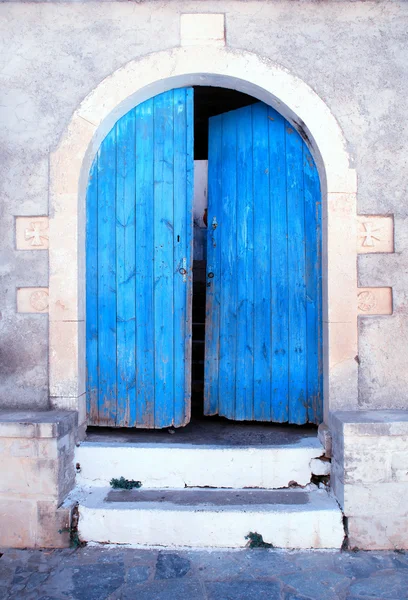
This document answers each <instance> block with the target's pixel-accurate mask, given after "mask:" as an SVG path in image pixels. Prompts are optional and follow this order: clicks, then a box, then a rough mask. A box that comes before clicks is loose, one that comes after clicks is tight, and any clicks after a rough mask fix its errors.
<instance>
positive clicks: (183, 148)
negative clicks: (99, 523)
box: [173, 89, 193, 426]
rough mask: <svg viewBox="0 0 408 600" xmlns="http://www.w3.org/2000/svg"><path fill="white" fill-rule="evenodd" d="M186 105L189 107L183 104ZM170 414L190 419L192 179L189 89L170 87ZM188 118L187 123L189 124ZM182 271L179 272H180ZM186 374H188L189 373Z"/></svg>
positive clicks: (176, 418) (179, 421) (181, 422)
mask: <svg viewBox="0 0 408 600" xmlns="http://www.w3.org/2000/svg"><path fill="white" fill-rule="evenodd" d="M188 104H190V106H189V109H187V105H188ZM173 111H174V232H173V252H174V315H173V327H174V391H173V397H174V416H173V422H174V424H175V425H176V426H181V425H185V423H186V422H188V420H189V418H190V388H191V318H190V319H189V314H188V305H189V302H190V297H191V291H192V266H193V265H192V257H191V241H192V214H193V211H192V196H193V189H192V179H191V175H190V173H189V171H191V169H192V168H193V165H192V162H193V157H192V154H191V141H192V139H191V140H188V137H187V136H188V133H190V134H191V131H192V118H193V90H192V89H177V90H174V107H173ZM189 121H190V123H189ZM184 270H185V271H186V273H185V274H183V271H184ZM189 374H190V375H189Z"/></svg>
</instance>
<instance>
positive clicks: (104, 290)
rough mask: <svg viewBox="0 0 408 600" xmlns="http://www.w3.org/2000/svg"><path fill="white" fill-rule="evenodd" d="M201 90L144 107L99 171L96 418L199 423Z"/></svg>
mask: <svg viewBox="0 0 408 600" xmlns="http://www.w3.org/2000/svg"><path fill="white" fill-rule="evenodd" d="M193 164H194V163H193V90H192V89H191V88H189V89H177V90H172V91H170V92H166V93H164V94H161V95H159V96H156V97H155V98H152V99H150V100H147V101H146V102H144V103H143V104H140V105H139V106H137V107H136V108H134V109H133V110H131V111H130V112H128V113H127V114H126V115H125V116H124V117H122V118H121V119H120V120H119V121H118V122H117V123H116V125H115V126H114V127H113V129H112V130H111V131H110V133H109V134H108V135H107V136H106V138H105V139H104V141H103V142H102V145H101V147H100V149H99V152H98V154H97V156H96V157H95V160H94V163H93V165H92V168H91V173H90V179H89V185H88V194H87V224H86V354H87V401H88V419H89V423H91V424H93V425H109V426H118V427H145V428H160V427H168V426H170V425H175V426H180V425H184V424H185V423H186V422H188V421H189V418H190V363H191V293H192V255H191V247H192V197H193Z"/></svg>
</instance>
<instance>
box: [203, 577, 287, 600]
mask: <svg viewBox="0 0 408 600" xmlns="http://www.w3.org/2000/svg"><path fill="white" fill-rule="evenodd" d="M205 589H206V591H207V597H208V600H248V598H254V599H255V598H256V600H280V598H281V594H280V585H279V583H278V582H276V581H212V582H207V583H206V584H205Z"/></svg>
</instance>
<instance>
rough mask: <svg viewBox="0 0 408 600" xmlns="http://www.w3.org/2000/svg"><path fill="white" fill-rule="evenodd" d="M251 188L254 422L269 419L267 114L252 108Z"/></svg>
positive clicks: (264, 109)
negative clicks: (252, 203)
mask: <svg viewBox="0 0 408 600" xmlns="http://www.w3.org/2000/svg"><path fill="white" fill-rule="evenodd" d="M252 128H253V178H254V179H253V184H254V232H255V237H254V418H255V419H256V420H258V421H270V419H271V380H272V371H271V333H272V332H271V325H272V323H271V277H270V269H271V265H270V256H271V248H270V243H271V207H270V201H269V149H268V111H267V106H266V105H265V104H263V103H260V104H254V105H253V106H252Z"/></svg>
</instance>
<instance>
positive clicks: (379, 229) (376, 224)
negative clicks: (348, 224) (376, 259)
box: [357, 215, 394, 254]
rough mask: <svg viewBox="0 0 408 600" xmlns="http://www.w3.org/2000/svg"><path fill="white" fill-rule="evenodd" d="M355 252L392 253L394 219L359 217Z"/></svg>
mask: <svg viewBox="0 0 408 600" xmlns="http://www.w3.org/2000/svg"><path fill="white" fill-rule="evenodd" d="M357 220H358V233H357V252H358V253H359V254H368V253H371V252H394V219H393V217H391V216H380V215H371V216H370V215H359V216H358V217H357Z"/></svg>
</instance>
